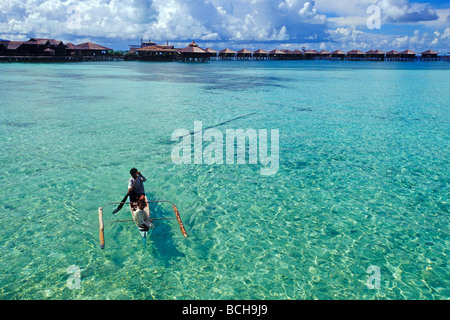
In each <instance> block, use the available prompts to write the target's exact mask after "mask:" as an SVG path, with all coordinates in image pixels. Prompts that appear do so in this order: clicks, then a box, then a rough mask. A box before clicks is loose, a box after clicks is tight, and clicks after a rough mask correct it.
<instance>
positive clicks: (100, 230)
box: [98, 207, 105, 249]
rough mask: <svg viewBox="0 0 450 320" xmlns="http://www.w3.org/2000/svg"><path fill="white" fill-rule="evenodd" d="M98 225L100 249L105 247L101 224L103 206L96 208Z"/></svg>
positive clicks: (102, 225)
mask: <svg viewBox="0 0 450 320" xmlns="http://www.w3.org/2000/svg"><path fill="white" fill-rule="evenodd" d="M98 225H99V235H100V249H104V248H105V233H104V228H105V226H104V224H103V208H101V207H100V208H98Z"/></svg>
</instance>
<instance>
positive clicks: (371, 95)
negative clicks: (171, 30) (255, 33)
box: [0, 61, 450, 299]
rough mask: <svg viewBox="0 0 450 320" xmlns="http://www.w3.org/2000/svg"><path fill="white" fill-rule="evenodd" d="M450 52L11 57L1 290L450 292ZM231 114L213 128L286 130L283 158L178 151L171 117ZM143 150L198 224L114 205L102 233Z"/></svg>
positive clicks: (1, 83)
mask: <svg viewBox="0 0 450 320" xmlns="http://www.w3.org/2000/svg"><path fill="white" fill-rule="evenodd" d="M449 66H450V65H449V64H448V63H440V62H432V63H425V62H421V63H396V62H381V63H374V62H333V61H284V62H283V61H270V62H267V61H264V62H254V61H253V62H251V61H247V62H244V61H242V62H232V61H228V62H225V61H223V62H222V61H218V62H211V63H208V64H183V63H139V62H113V63H111V62H109V63H74V64H3V65H1V66H0V70H1V72H0V94H1V97H2V99H0V110H1V114H0V136H1V139H0V150H2V151H1V153H0V161H1V167H0V183H1V184H2V186H3V188H2V191H1V192H0V222H1V227H2V233H1V234H0V288H1V291H0V298H1V299H448V298H449V297H450V292H449V282H450V280H449V272H448V270H449V269H448V255H449V229H448V226H449V191H450V188H449V181H450V180H449V172H450V171H449V160H448V159H449V132H450V130H449V129H450V125H449V123H450V122H449V121H450V117H449V109H450V108H449V107H450V105H449V100H450V94H449V90H448V83H449V81H450V72H449V71H450V67H449ZM231 119H236V120H234V121H230V122H227V123H226V124H224V125H219V126H217V127H215V128H216V129H218V130H220V131H222V132H223V133H224V134H225V131H226V129H244V130H245V129H248V128H253V129H255V130H259V129H269V130H270V129H278V130H279V133H280V138H279V145H280V155H279V156H280V165H279V170H278V172H277V174H276V175H273V176H263V175H261V174H260V169H261V165H260V164H256V165H255V164H252V165H250V164H243V165H237V164H234V165H230V164H223V165H206V164H202V165H194V164H191V165H189V164H185V165H175V164H174V163H173V162H172V159H171V151H172V148H173V146H174V145H175V143H174V142H172V141H171V134H172V132H173V131H174V130H176V129H181V128H182V129H187V130H189V131H192V130H193V129H194V128H193V126H194V121H196V120H198V121H202V122H203V125H204V127H209V126H215V125H217V124H220V123H223V122H226V121H227V120H231ZM131 167H137V168H138V169H139V170H140V171H142V172H143V174H144V175H145V176H146V177H147V179H148V181H147V182H146V190H147V195H148V198H149V200H170V201H172V202H174V203H176V204H177V206H178V209H179V211H180V214H181V217H182V219H183V221H184V224H185V227H186V230H187V232H188V234H189V237H188V238H187V239H185V238H184V237H183V236H182V234H181V232H180V230H179V228H178V225H177V223H176V221H175V220H166V221H158V222H156V223H155V225H156V227H155V230H154V231H153V234H152V235H151V237H150V238H149V239H148V240H147V244H148V245H147V246H146V247H143V246H142V242H141V240H140V238H139V233H138V232H137V229H136V228H135V227H134V226H133V225H132V224H131V223H113V224H108V225H107V226H106V229H105V237H106V248H105V249H104V250H100V248H99V240H98V216H97V208H98V207H99V206H103V205H104V204H106V203H108V202H111V201H120V200H121V199H122V198H123V196H124V194H125V192H126V188H127V180H128V177H129V174H128V171H129V170H130V168H131ZM113 209H114V207H107V208H105V221H106V222H108V221H112V220H115V219H130V213H129V211H128V210H127V209H126V208H124V209H122V211H120V212H119V213H118V214H117V215H116V216H113V215H112V214H111V212H112V210H113ZM152 212H153V214H154V215H155V216H158V217H170V216H172V215H173V213H172V209H171V207H170V206H166V205H158V206H153V207H152ZM70 266H76V267H77V268H78V269H79V270H80V276H81V278H80V280H81V282H80V286H79V288H75V289H73V288H72V289H70V288H69V287H70V286H68V285H67V281H70V279H71V276H72V275H73V274H71V273H68V272H67V270H68V268H69V267H70ZM370 266H377V267H379V270H380V275H381V278H380V288H379V289H369V288H368V286H367V280H368V277H370V276H371V273H368V272H367V269H368V268H369V267H370Z"/></svg>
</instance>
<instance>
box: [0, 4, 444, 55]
mask: <svg viewBox="0 0 450 320" xmlns="http://www.w3.org/2000/svg"><path fill="white" fill-rule="evenodd" d="M371 6H375V8H378V10H375V11H374V10H373V9H372V10H369V11H368V8H374V7H371ZM378 13H379V14H378ZM368 21H369V24H368ZM375 22H379V24H378V26H379V28H378V27H377V28H375V29H373V28H372V27H373V26H376V24H374V23H375ZM30 37H42V38H55V39H59V40H63V41H64V42H73V43H81V42H86V41H92V42H96V43H99V44H103V45H107V46H109V47H112V48H114V49H119V50H123V49H128V45H129V44H137V43H139V42H140V39H141V37H142V38H144V39H145V40H148V39H151V40H153V41H155V42H157V43H166V41H169V43H170V44H172V45H175V46H176V47H185V46H186V45H187V44H188V43H189V42H190V41H192V40H195V41H196V42H197V43H198V44H199V45H200V46H202V47H213V48H215V49H218V50H221V49H223V48H225V47H229V48H232V49H236V50H239V49H242V48H248V49H253V50H255V49H258V48H263V49H266V50H268V49H269V50H272V49H274V48H279V49H283V48H287V49H301V48H302V47H305V48H307V49H316V50H322V49H326V50H330V51H331V50H336V49H341V50H344V51H345V50H351V49H360V50H363V51H367V50H370V49H382V50H391V49H395V50H404V49H412V50H415V51H417V52H421V51H424V50H427V49H430V48H432V49H434V50H437V51H439V52H448V51H450V2H448V1H443V0H429V1H419V0H417V1H413V0H316V1H313V0H85V1H78V0H6V1H5V0H2V1H1V3H0V38H2V39H9V40H24V39H28V38H30Z"/></svg>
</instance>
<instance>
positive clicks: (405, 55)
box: [399, 50, 417, 60]
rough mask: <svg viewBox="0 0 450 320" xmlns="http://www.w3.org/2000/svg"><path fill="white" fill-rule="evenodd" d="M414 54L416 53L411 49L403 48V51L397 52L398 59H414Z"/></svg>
mask: <svg viewBox="0 0 450 320" xmlns="http://www.w3.org/2000/svg"><path fill="white" fill-rule="evenodd" d="M416 54H417V53H415V52H414V51H412V50H404V51H402V52H400V53H399V55H400V59H406V60H410V59H415V58H416Z"/></svg>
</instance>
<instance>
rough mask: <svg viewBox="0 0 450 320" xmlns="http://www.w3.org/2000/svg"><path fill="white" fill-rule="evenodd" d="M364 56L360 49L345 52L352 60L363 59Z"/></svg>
mask: <svg viewBox="0 0 450 320" xmlns="http://www.w3.org/2000/svg"><path fill="white" fill-rule="evenodd" d="M365 56H366V53H365V52H362V51H360V50H351V51H349V52H347V58H350V59H352V60H360V59H364V58H365Z"/></svg>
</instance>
